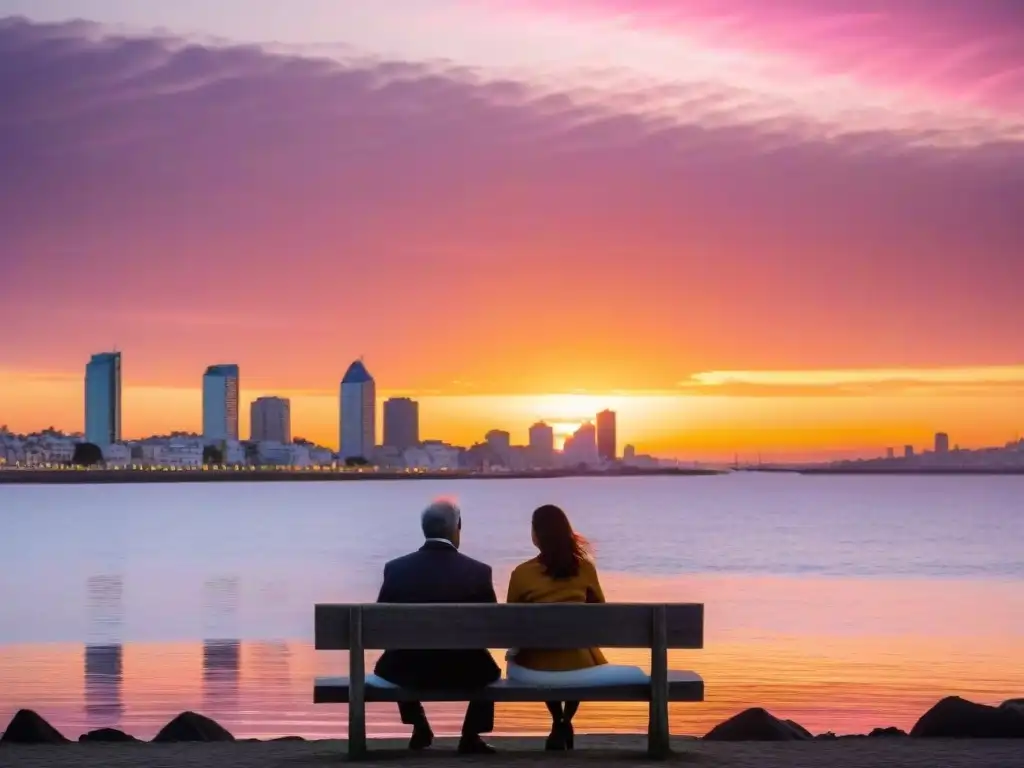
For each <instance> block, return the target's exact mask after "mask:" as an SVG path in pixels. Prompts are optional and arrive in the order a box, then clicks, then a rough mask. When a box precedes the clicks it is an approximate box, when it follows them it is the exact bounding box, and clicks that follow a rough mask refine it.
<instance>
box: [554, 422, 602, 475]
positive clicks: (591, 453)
mask: <svg viewBox="0 0 1024 768" xmlns="http://www.w3.org/2000/svg"><path fill="white" fill-rule="evenodd" d="M562 453H563V455H564V457H565V459H566V461H568V462H570V463H572V464H596V463H597V460H598V456H597V428H596V427H594V425H593V424H591V423H590V422H589V421H587V422H584V423H583V424H581V425H580V426H579V429H577V430H576V431H575V432H573V435H572V440H571V441H570V440H568V439H567V440H566V441H565V447H564V448H563V449H562Z"/></svg>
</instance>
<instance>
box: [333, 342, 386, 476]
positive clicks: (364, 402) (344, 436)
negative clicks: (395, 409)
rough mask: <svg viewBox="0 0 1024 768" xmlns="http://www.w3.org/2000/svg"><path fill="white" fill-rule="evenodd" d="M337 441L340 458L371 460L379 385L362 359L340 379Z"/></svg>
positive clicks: (351, 366)
mask: <svg viewBox="0 0 1024 768" xmlns="http://www.w3.org/2000/svg"><path fill="white" fill-rule="evenodd" d="M340 406H341V407H340V411H341V412H340V414H339V419H338V421H339V424H338V438H339V439H338V442H339V443H340V445H341V454H340V455H341V459H342V460H343V461H344V460H345V459H354V458H363V459H369V458H370V455H371V454H372V453H373V448H374V445H376V443H375V442H374V440H375V439H376V435H377V385H376V384H375V383H374V381H373V376H371V375H370V372H369V371H368V370H366V366H365V365H363V361H362V360H356V361H355V362H354V363H352V365H350V366H349V367H348V370H347V371H345V376H344V378H343V379H342V380H341V394H340Z"/></svg>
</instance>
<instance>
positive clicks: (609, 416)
mask: <svg viewBox="0 0 1024 768" xmlns="http://www.w3.org/2000/svg"><path fill="white" fill-rule="evenodd" d="M617 449H618V446H617V445H616V438H615V411H608V410H605V411H601V412H600V413H599V414H597V455H598V456H599V457H600V458H602V459H604V460H605V461H615V458H616V456H617Z"/></svg>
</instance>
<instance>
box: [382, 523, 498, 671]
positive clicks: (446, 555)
mask: <svg viewBox="0 0 1024 768" xmlns="http://www.w3.org/2000/svg"><path fill="white" fill-rule="evenodd" d="M377 602H378V603H496V602H498V600H497V598H496V597H495V594H494V583H493V581H492V580H491V567H490V566H489V565H485V564H484V563H481V562H479V561H477V560H474V559H473V558H471V557H466V556H465V555H463V554H461V553H460V552H459V551H458V550H457V549H455V547H453V546H452V545H451V544H449V543H448V542H442V541H427V542H426V543H425V544H424V545H423V547H422V549H420V550H419V551H417V552H413V553H412V554H409V555H406V556H405V557H400V558H398V559H397V560H392V561H391V562H390V563H388V564H387V565H385V566H384V583H383V585H381V588H380V596H379V597H378V598H377ZM373 671H374V673H375V674H377V675H378V676H379V677H383V678H384V679H385V680H388V681H390V682H392V683H394V684H395V685H400V686H401V687H403V688H419V689H435V690H437V689H446V688H447V689H452V688H458V689H461V688H480V687H483V686H485V685H488V684H489V683H493V682H494V681H495V680H497V679H498V678H499V677H501V669H499V667H498V665H497V664H495V663H494V659H493V658H492V657H491V654H490V653H488V652H487V651H486V650H427V651H385V652H384V655H383V656H381V657H380V660H379V661H378V662H377V666H376V667H375V668H374V670H373Z"/></svg>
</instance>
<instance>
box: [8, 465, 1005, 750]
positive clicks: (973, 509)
mask: <svg viewBox="0 0 1024 768" xmlns="http://www.w3.org/2000/svg"><path fill="white" fill-rule="evenodd" d="M1022 492H1024V478H1016V477H1005V478H1004V477H994V478H963V477H955V478H954V477H946V478H913V477H905V478H852V477H828V478H826V477H799V476H785V475H781V476H779V475H777V476H764V475H735V476H727V477H710V478H650V479H639V478H630V479H607V480H594V479H571V480H545V481H475V482H474V481H453V482H451V483H440V482H437V483H435V482H430V483H421V482H395V483H379V482H374V483H324V484H305V483H303V484H295V485H288V484H266V485H261V484H215V485H168V486H160V487H156V486H143V485H127V486H81V487H59V486H51V487H20V486H0V515H2V516H3V517H2V523H3V526H4V529H5V536H4V538H3V539H2V540H0V594H3V595H4V599H3V602H2V604H0V681H2V685H0V720H6V719H7V718H8V717H9V716H10V714H12V713H13V712H14V710H15V709H17V708H18V707H23V706H27V707H32V708H35V709H37V710H39V711H40V712H41V713H42V714H44V716H46V717H48V718H49V719H50V720H51V721H52V722H54V723H55V724H57V725H58V726H59V727H60V728H62V729H63V730H64V731H65V732H66V733H68V734H69V735H75V734H77V733H79V732H81V731H84V730H87V729H89V728H94V727H101V726H118V727H123V728H126V729H127V730H129V731H132V732H134V733H136V734H138V735H140V736H151V735H152V734H153V733H155V731H156V730H157V729H158V728H159V727H160V726H161V725H162V724H163V723H164V722H166V721H167V720H168V719H169V718H170V717H171V716H173V715H174V714H175V713H177V712H179V711H181V710H184V709H196V710H199V711H203V712H206V713H208V714H211V715H213V716H215V717H216V718H217V719H218V720H221V721H223V722H224V723H225V724H226V725H228V727H230V728H231V729H232V730H233V731H234V732H236V733H237V734H238V735H239V736H246V737H248V736H256V737H263V736H276V735H281V734H285V733H296V734H301V735H306V736H338V735H341V734H343V733H344V726H345V714H344V706H323V705H321V706H316V707H314V706H313V705H312V704H311V699H312V680H313V678H314V677H315V676H316V675H318V674H343V673H344V672H345V671H346V668H347V659H346V658H345V654H334V653H315V652H314V651H313V650H312V648H311V647H310V644H309V639H310V638H311V636H312V606H313V604H314V603H315V602H328V601H359V600H372V599H373V598H374V596H375V594H376V590H377V587H378V586H379V578H380V571H381V567H382V566H383V563H384V562H385V561H386V560H387V559H388V558H390V557H394V556H396V555H399V554H402V553H404V552H406V551H408V550H410V549H412V548H414V547H415V546H417V545H418V538H419V537H418V530H417V513H418V510H419V509H420V508H422V507H423V506H424V504H425V503H426V502H427V501H428V500H429V499H430V498H431V497H433V496H435V495H441V494H444V495H453V496H455V497H456V498H457V499H458V500H459V502H460V504H461V505H462V507H463V510H464V517H465V523H464V526H465V527H464V542H465V549H466V551H467V553H469V554H471V555H473V556H475V557H479V558H480V559H483V560H485V561H487V562H489V563H491V564H493V566H494V571H495V583H496V588H497V591H498V593H499V595H500V594H501V593H503V591H504V585H505V583H506V582H507V578H508V574H509V572H510V570H511V569H512V567H514V565H515V564H516V563H518V562H520V561H521V560H523V559H525V558H527V557H530V556H531V549H530V544H529V515H530V512H531V511H532V509H533V508H534V507H535V506H537V505H538V504H540V503H544V502H548V501H553V502H555V503H558V504H561V505H562V506H563V507H564V508H565V509H566V510H567V511H568V512H569V513H570V516H571V517H572V518H573V520H574V522H575V523H576V525H577V526H578V527H579V529H580V530H581V531H583V532H584V533H585V534H587V535H588V537H590V538H591V539H592V540H593V541H594V543H595V545H596V547H597V551H598V559H599V566H600V569H601V574H602V579H603V582H604V586H605V591H606V592H607V593H608V595H609V597H610V599H615V600H646V601H652V602H653V601H697V602H704V603H705V604H706V606H707V609H706V610H707V627H706V649H705V650H703V651H700V652H685V653H673V654H672V659H671V661H672V663H673V665H674V666H676V667H677V668H689V669H696V670H698V671H700V672H701V673H702V674H703V675H704V676H705V679H706V680H707V701H706V702H705V703H703V704H698V705H673V707H672V720H673V728H674V730H675V731H677V732H680V733H700V732H703V731H704V730H706V729H707V728H708V727H710V725H712V724H713V723H715V722H717V721H718V720H721V719H723V718H724V717H726V716H728V715H729V714H732V713H733V712H735V711H737V710H739V709H741V708H743V707H746V706H751V705H762V706H767V707H769V708H771V709H772V710H773V711H776V712H778V713H779V714H781V715H784V716H786V717H792V718H794V719H796V720H798V721H800V722H802V723H803V724H805V725H806V726H808V727H810V728H812V730H829V729H831V730H837V731H850V730H864V729H866V728H870V727H874V726H876V725H890V724H894V725H899V726H902V727H908V726H909V725H911V724H912V723H913V720H914V718H915V717H916V715H918V714H919V713H920V712H922V711H923V710H924V709H925V708H926V707H927V706H928V705H930V704H931V703H932V702H934V701H935V700H936V699H937V698H939V697H941V696H943V695H947V694H950V693H958V694H961V695H965V696H973V697H974V698H976V699H979V700H984V701H999V700H1001V699H1003V698H1010V697H1011V696H1020V695H1022V694H1024V666H1022V665H1021V664H1020V663H1019V662H1018V661H1017V659H1018V657H1019V648H1020V647H1021V640H1022V639H1024V589H1021V581H1024V558H1022V557H1021V556H1020V554H1019V552H1020V547H1021V542H1022V541H1024V536H1022V534H1024V515H1022V514H1021V512H1020V506H1019V499H1020V498H1024V493H1022ZM610 655H611V657H612V659H613V660H619V661H626V662H629V663H640V664H645V663H646V657H645V654H644V653H642V652H631V651H612V652H610ZM499 658H500V655H499ZM428 710H429V711H430V712H431V713H432V719H433V720H434V724H435V727H436V729H437V730H438V731H439V732H448V733H452V732H455V731H457V730H458V727H459V723H460V720H461V713H462V708H461V707H460V706H458V705H438V706H434V707H428ZM545 717H546V715H545V713H544V709H543V707H542V706H540V705H506V706H502V707H499V709H498V729H499V731H501V732H504V733H522V732H541V731H543V730H544V722H545ZM369 723H370V728H371V732H372V733H375V734H378V735H384V734H399V733H403V732H404V730H405V729H404V728H402V726H400V725H399V723H398V720H397V716H396V715H395V712H394V710H393V708H392V707H390V706H385V705H380V706H372V707H371V708H370V712H369ZM578 723H579V727H580V729H582V730H601V731H637V730H642V729H643V728H644V727H645V724H646V709H645V707H644V705H624V704H591V705H587V706H585V707H584V708H583V709H582V710H581V713H580V715H579V716H578Z"/></svg>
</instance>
